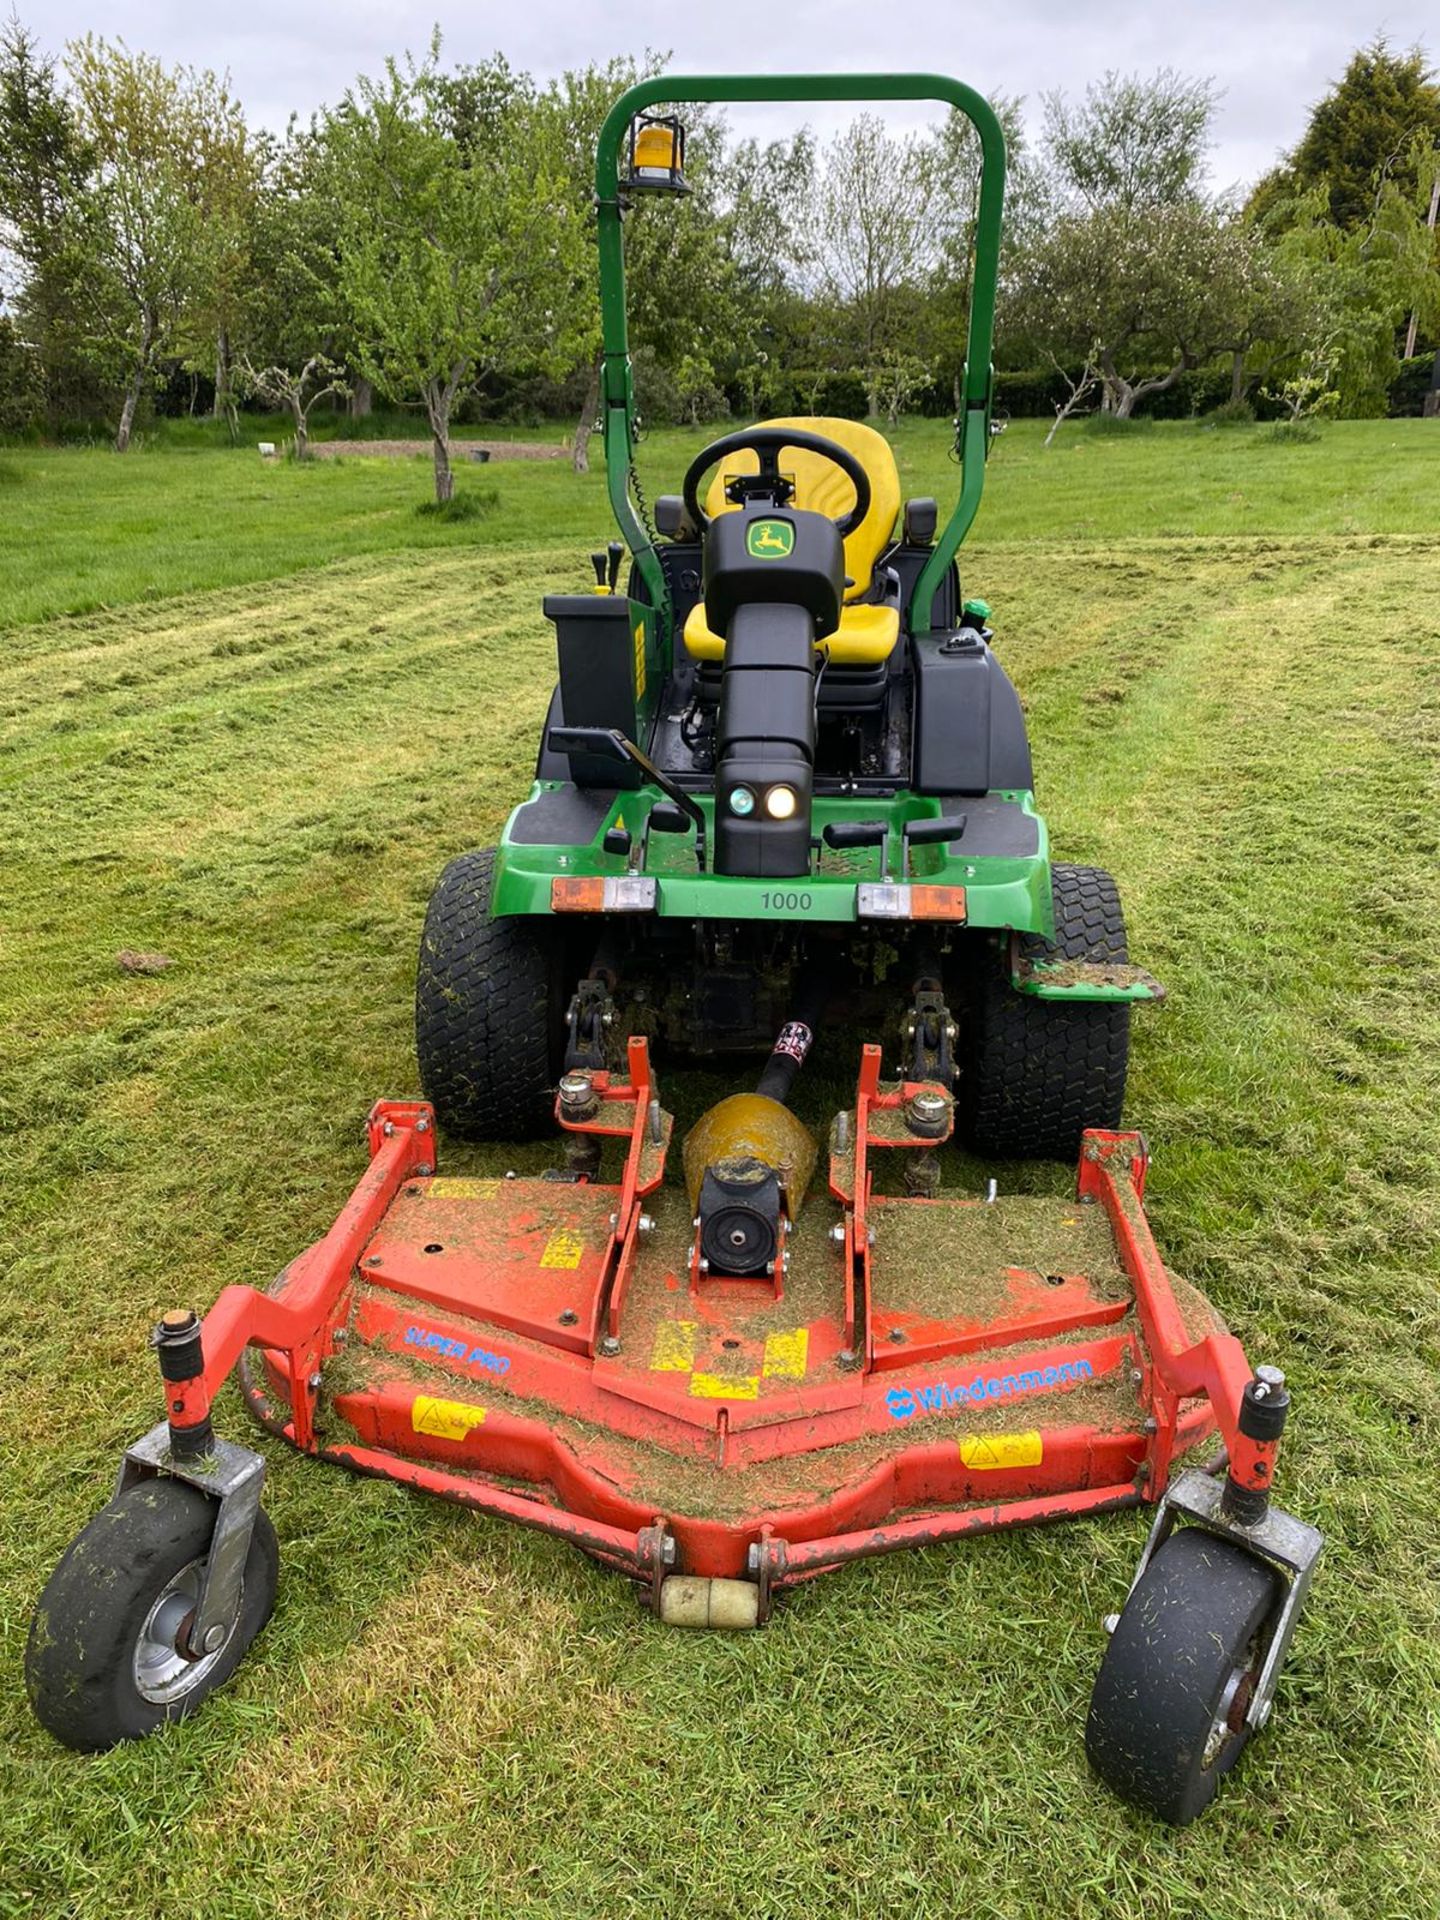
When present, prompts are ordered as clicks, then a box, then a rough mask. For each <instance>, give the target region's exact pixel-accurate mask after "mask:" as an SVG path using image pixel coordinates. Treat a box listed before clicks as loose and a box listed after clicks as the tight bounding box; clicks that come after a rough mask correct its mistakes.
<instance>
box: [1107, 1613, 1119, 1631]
mask: <svg viewBox="0 0 1440 1920" xmlns="http://www.w3.org/2000/svg"><path fill="white" fill-rule="evenodd" d="M1103 1624H1104V1627H1105V1631H1106V1632H1107V1633H1113V1632H1114V1631H1115V1629H1116V1627H1118V1626H1119V1624H1120V1616H1119V1614H1118V1613H1107V1614H1106V1616H1105V1619H1104V1623H1103Z"/></svg>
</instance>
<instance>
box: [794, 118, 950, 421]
mask: <svg viewBox="0 0 1440 1920" xmlns="http://www.w3.org/2000/svg"><path fill="white" fill-rule="evenodd" d="M935 193H936V172H935V168H934V166H933V164H932V156H931V154H930V152H929V150H928V147H927V144H926V142H925V141H924V140H923V139H921V138H920V137H918V136H915V135H907V136H904V137H902V138H896V137H895V136H894V135H891V134H888V133H887V132H886V131H885V125H884V122H883V121H881V120H879V119H878V118H877V117H876V116H875V115H874V114H868V113H862V114H860V115H858V116H857V117H856V119H855V120H853V121H852V122H851V124H850V125H849V127H847V128H846V129H845V131H844V132H843V133H840V134H838V135H836V137H835V138H834V139H833V140H831V141H830V142H829V143H828V144H827V146H826V147H825V149H824V151H823V154H822V156H821V164H820V169H819V184H818V191H817V196H816V202H817V204H816V221H815V239H816V254H817V283H818V289H819V292H820V294H821V297H822V299H823V300H825V301H827V302H828V303H829V305H830V306H831V308H832V310H833V311H834V313H835V315H836V317H837V319H838V320H839V322H840V323H841V325H842V326H843V327H844V329H845V332H846V335H847V336H848V344H849V355H848V357H849V359H850V361H851V364H853V365H854V366H855V367H856V369H857V371H858V372H859V374H860V377H861V378H862V380H863V381H864V383H865V396H866V406H867V411H868V412H870V413H872V414H875V413H878V412H879V411H880V389H881V385H882V383H886V376H885V374H884V371H883V366H884V363H885V362H886V361H887V359H892V358H893V356H895V355H897V354H904V353H905V352H906V350H907V349H908V348H909V346H910V344H911V341H912V339H913V326H914V319H915V314H916V302H915V299H914V293H915V289H916V287H917V285H918V283H919V281H920V280H921V278H922V277H923V275H924V273H925V271H926V270H927V269H928V267H929V266H930V264H931V262H932V261H933V259H934V257H935V247H934V234H933V231H932V228H931V222H930V215H931V209H932V206H933V204H934V200H935ZM907 323H908V324H907Z"/></svg>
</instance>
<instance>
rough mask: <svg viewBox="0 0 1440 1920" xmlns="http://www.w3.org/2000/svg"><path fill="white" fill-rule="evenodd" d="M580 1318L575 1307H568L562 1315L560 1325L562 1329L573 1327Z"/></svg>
mask: <svg viewBox="0 0 1440 1920" xmlns="http://www.w3.org/2000/svg"><path fill="white" fill-rule="evenodd" d="M579 1318H580V1316H579V1314H578V1313H577V1312H576V1311H575V1309H574V1307H566V1308H565V1309H564V1311H563V1312H562V1313H561V1315H560V1324H561V1326H562V1327H573V1326H574V1324H575V1322H576V1321H577V1320H578V1319H579Z"/></svg>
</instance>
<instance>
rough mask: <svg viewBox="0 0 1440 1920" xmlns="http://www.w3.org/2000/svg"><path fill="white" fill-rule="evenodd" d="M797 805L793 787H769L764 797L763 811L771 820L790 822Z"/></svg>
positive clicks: (797, 798) (797, 797)
mask: <svg viewBox="0 0 1440 1920" xmlns="http://www.w3.org/2000/svg"><path fill="white" fill-rule="evenodd" d="M799 804H800V799H799V796H798V795H797V793H796V792H795V789H794V787H771V789H770V791H769V792H768V793H767V794H766V796H765V811H766V812H767V813H768V814H769V816H770V818H771V819H772V820H792V819H793V818H794V817H795V809H796V807H798V806H799Z"/></svg>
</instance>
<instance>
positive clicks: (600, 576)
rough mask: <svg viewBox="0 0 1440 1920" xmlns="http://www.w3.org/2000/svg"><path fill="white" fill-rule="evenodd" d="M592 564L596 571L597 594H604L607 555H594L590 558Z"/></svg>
mask: <svg viewBox="0 0 1440 1920" xmlns="http://www.w3.org/2000/svg"><path fill="white" fill-rule="evenodd" d="M590 564H591V566H592V567H593V568H594V569H595V591H596V593H604V591H605V555H604V554H603V553H592V554H591V556H590Z"/></svg>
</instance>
